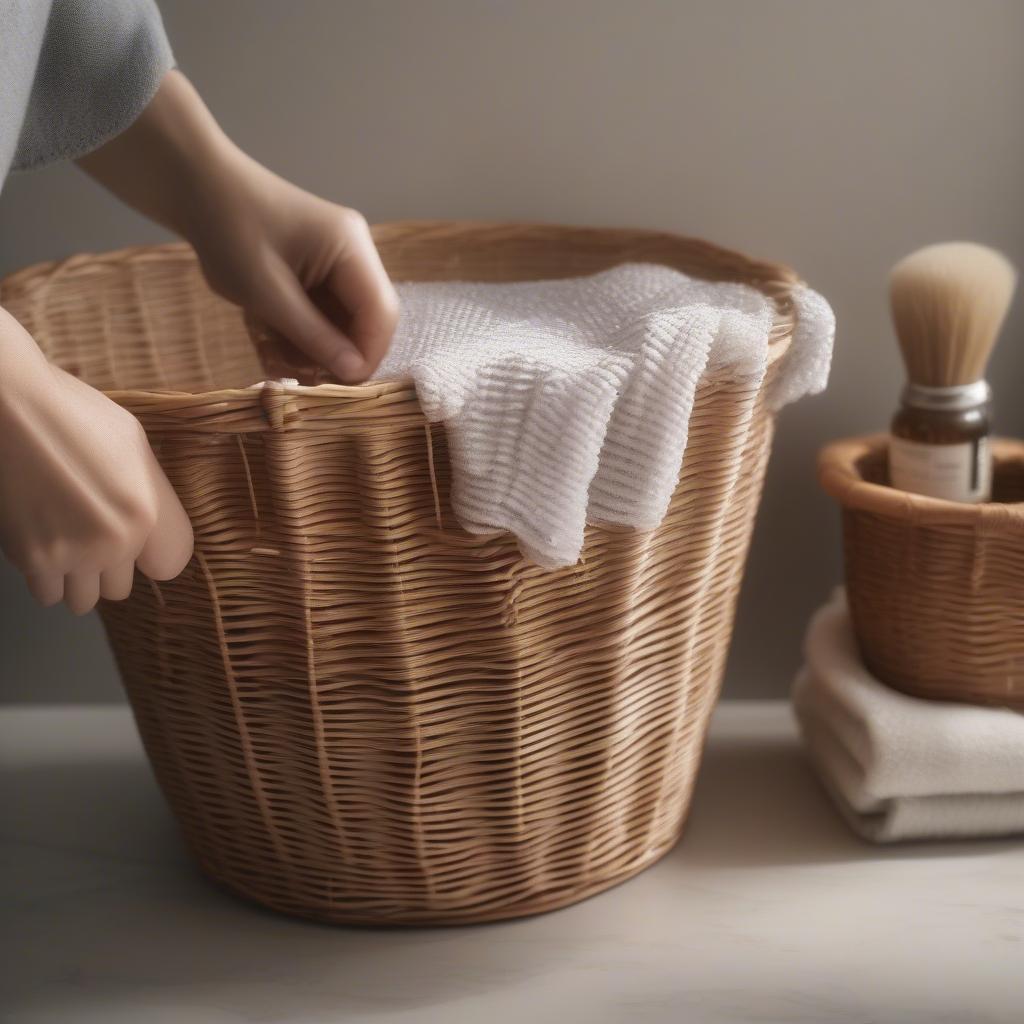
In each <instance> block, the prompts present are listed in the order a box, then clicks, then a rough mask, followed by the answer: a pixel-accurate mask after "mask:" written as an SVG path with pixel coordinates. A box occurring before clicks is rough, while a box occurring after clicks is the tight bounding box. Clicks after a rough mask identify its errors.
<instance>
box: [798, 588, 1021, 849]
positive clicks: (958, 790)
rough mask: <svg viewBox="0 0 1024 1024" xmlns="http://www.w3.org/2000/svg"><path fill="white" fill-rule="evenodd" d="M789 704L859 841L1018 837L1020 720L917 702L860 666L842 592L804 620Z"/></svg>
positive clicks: (1010, 714)
mask: <svg viewBox="0 0 1024 1024" xmlns="http://www.w3.org/2000/svg"><path fill="white" fill-rule="evenodd" d="M805 656H806V666H805V668H804V669H803V670H802V671H801V673H800V674H799V676H798V677H797V680H796V683H795V684H794V687H793V705H794V710H795V712H796V716H797V720H798V722H799V723H800V727H801V732H802V734H803V737H804V742H805V745H806V748H807V752H808V755H809V757H810V759H811V761H812V763H813V764H814V766H815V767H816V769H817V771H818V773H819V774H820V775H821V778H822V781H823V782H824V784H825V786H826V788H827V789H828V790H829V792H830V793H831V795H832V796H833V798H834V799H835V802H836V803H837V805H838V807H839V809H840V811H841V812H842V813H843V815H844V817H846V819H847V821H849V823H850V824H851V825H852V826H853V828H854V829H855V830H856V831H857V832H858V833H860V834H861V835H862V836H864V837H865V838H867V839H871V840H874V841H877V842H889V841H893V840H901V839H924V838H943V837H945V838H952V837H966V836H996V835H1011V834H1014V833H1019V832H1024V716H1022V715H1020V714H1018V713H1017V712H1015V711H1011V710H1009V709H1003V708H983V707H973V706H971V705H967V704H951V703H944V702H938V701H928V700H921V699H918V698H916V697H909V696H907V695H906V694H902V693H899V692H898V691H896V690H892V689H890V688H889V687H887V686H885V685H883V684H882V683H880V682H879V681H878V680H877V679H875V678H874V677H873V676H872V675H871V674H870V673H869V672H868V671H867V669H866V668H865V667H864V663H863V661H862V659H861V657H860V653H859V651H858V649H857V642H856V638H855V636H854V633H853V628H852V625H851V623H850V617H849V612H848V610H847V607H846V601H845V597H844V595H843V592H842V591H841V590H839V591H837V592H836V594H835V595H834V596H833V598H832V600H831V601H830V602H829V603H828V604H827V605H826V606H825V607H824V608H822V609H821V610H820V611H819V612H818V613H817V614H816V615H815V616H814V617H813V619H812V620H811V623H810V626H809V627H808V631H807V638H806V642H805Z"/></svg>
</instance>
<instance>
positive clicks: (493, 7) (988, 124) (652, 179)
mask: <svg viewBox="0 0 1024 1024" xmlns="http://www.w3.org/2000/svg"><path fill="white" fill-rule="evenodd" d="M162 7H163V11H164V18H165V21H166V24H167V28H168V31H169V33H170V36H171V39H172V42H173V44H174V47H175V51H176V54H177V57H178V61H179V64H180V66H181V67H182V69H183V70H184V71H185V72H186V73H187V74H188V75H189V76H190V77H191V78H192V79H193V81H194V82H195V83H196V85H197V86H198V87H199V89H200V91H201V92H202V93H203V95H204V96H205V98H206V101H207V103H208V104H209V105H210V107H211V108H212V109H213V111H214V113H215V114H216V115H217V116H218V117H219V118H220V120H221V122H222V123H223V124H224V125H225V127H226V128H227V130H228V132H229V133H230V134H232V135H233V136H234V138H235V139H237V140H238V142H240V143H241V145H242V146H243V147H244V148H246V149H247V150H248V151H249V152H251V153H252V154H254V155H255V156H256V157H257V158H258V159H260V160H262V161H263V162H265V163H267V164H268V165H270V166H271V167H273V168H274V169H276V170H277V171H279V172H280V173H282V174H284V175H286V176H288V177H290V178H292V179H293V180H295V181H297V182H299V183H300V184H302V185H304V186H305V187H307V188H309V189H312V190H314V191H317V192H319V193H321V194H324V195H326V196H329V197H332V198H334V199H336V200H339V201H341V202H344V203H346V204H348V205H352V206H356V207H357V208H359V209H361V210H362V211H363V212H364V213H365V214H366V215H367V217H369V218H370V220H388V219H396V218H403V217H452V218H454V217H470V218H473V217H475V218H494V219H530V220H549V221H562V222H570V223H581V224H598V225H630V226H645V227H655V228H664V229H669V230H674V231H679V232H684V233H688V234H694V235H702V236H705V237H707V238H710V239H712V240H714V241H717V242H719V243H722V244H724V245H728V246H732V247H735V248H740V249H743V250H745V251H747V252H750V253H751V254H754V255H759V256H764V257H769V258H773V259H779V260H783V261H787V262H789V263H791V264H792V265H793V266H795V267H796V268H797V269H798V270H800V271H801V272H802V273H803V275H804V276H805V277H806V278H807V279H808V280H809V281H810V282H811V283H812V284H813V285H814V286H815V287H817V288H818V289H820V290H821V291H822V292H824V294H825V295H826V296H828V297H829V299H830V300H831V301H832V303H833V305H834V307H835V310H836V313H837V315H838V320H839V337H838V347H837V351H836V357H835V363H834V370H833V377H832V385H831V388H830V390H829V392H828V393H827V394H826V395H825V396H823V397H820V398H817V399H813V400H808V401H805V402H803V403H801V404H800V405H799V406H796V407H792V408H790V409H788V410H787V411H786V412H785V413H784V415H783V417H782V421H781V424H780V429H779V432H778V436H777V441H776V445H775V452H774V456H773V459H772V463H771V467H770V470H769V477H768V482H767V489H766V493H765V498H764V503H763V506H762V509H761V514H760V518H759V521H758V525H757V531H756V534H755V538H754V544H753V550H752V553H751V558H750V563H749V568H748V574H747V580H746V584H745V587H744V591H743V597H742V600H741V605H740V611H739V620H738V627H737V632H736V639H735V644H734V648H733V654H732V658H731V661H730V665H729V672H728V682H727V691H726V692H727V694H728V695H731V696H734V697H741V696H764V697H777V696H782V695H783V694H784V693H785V691H786V688H787V686H788V684H789V680H790V678H791V676H792V673H793V671H794V669H795V668H796V666H797V663H798V661H799V644H800V637H801V632H802V629H803V626H804V624H805V622H806V619H807V616H808V614H809V613H810V612H811V611H812V609H813V608H814V607H815V605H816V604H817V603H818V602H820V601H821V600H822V598H823V597H824V595H825V594H826V593H827V591H828V590H829V588H830V587H831V586H832V585H833V584H834V583H835V582H836V581H837V580H838V579H839V578H840V571H841V570H840V562H839V547H838V544H839V535H838V522H837V515H836V512H835V510H834V509H833V508H832V507H831V506H830V504H829V502H828V501H827V500H826V499H825V498H824V497H823V496H822V495H820V494H819V493H818V491H817V489H816V485H815V481H814V457H815V452H816V451H817V449H818V447H819V446H820V445H821V444H822V443H823V442H824V441H826V440H828V439H830V438H833V437H837V436H841V435H846V434H851V433H855V432H863V431H870V430H875V429H879V428H882V427H884V425H885V424H886V422H887V420H888V417H889V416H890V415H891V412H892V409H893V406H894V402H895V400H896V396H897V393H898V389H899V385H900V374H901V370H900V365H899V360H898V355H897V350H896V346H895V343H894V340H893V338H892V335H891V330H890V327H889V324H888V318H887V310H886V306H885V275H886V272H887V269H888V267H889V266H890V265H891V264H892V263H893V262H894V261H895V260H896V259H897V258H898V257H900V256H901V255H903V254H904V253H905V252H907V251H909V250H910V249H912V248H914V247H916V246H918V245H920V244H923V243H926V242H931V241H938V240H946V239H954V238H971V239H977V240H980V241H985V242H988V243H990V244H993V245H995V246H997V247H1000V248H1002V249H1003V250H1005V251H1006V252H1007V253H1008V254H1009V255H1010V256H1011V258H1013V259H1014V260H1015V261H1016V262H1017V263H1018V264H1022V263H1024V119H1022V117H1021V100H1022V98H1024V3H1021V2H1019V0H1007V2H996V0H971V2H967V0H963V2H950V0H884V2H879V0H859V2H857V3H849V2H848V0H843V2H840V0H776V2H758V0H695V2H671V0H664V2H662V0H629V2H626V0H508V2H498V0H379V2H371V0H349V2H327V0H323V2H321V0H293V2H290V3H283V2H275V0H259V2H257V0H218V2H216V3H211V2H209V0H163V4H162ZM165 237H166V236H165V233H164V232H163V231H161V230H160V229H158V228H155V227H154V226H152V225H150V224H148V223H146V222H145V221H144V220H142V219H141V218H139V217H138V216H136V215H135V214H133V213H132V212H130V211H129V210H126V209H124V208H123V207H121V206H119V205H118V204H117V203H116V201H114V200H113V199H111V198H110V197H109V196H107V195H106V194H104V193H103V192H101V191H100V190H99V189H98V188H96V187H95V186H94V185H92V184H91V183H90V182H88V181H87V180H86V179H85V177H84V176H82V175H81V174H79V173H78V172H76V171H75V170H74V168H72V167H68V166H58V167H53V168H50V169H47V170H43V171H40V172H36V173H34V174H32V175H28V176H16V177H14V178H12V179H11V180H10V181H9V182H8V184H7V186H6V187H5V189H4V191H3V193H2V195H0V272H6V271H8V270H12V269H14V268H15V267H18V266H21V265H24V264H26V263H30V262H33V261H36V260H41V259H50V258H55V257H60V256H63V255H66V254H68V253H72V252H75V251H80V250H102V249H107V248H113V247H116V246H120V245H126V244H131V243H137V242H146V241H158V240H161V239H163V238H165ZM1021 307H1022V303H1021V302H1018V304H1017V306H1016V308H1015V310H1014V313H1013V315H1012V318H1011V322H1010V324H1009V326H1008V329H1007V332H1006V335H1005V336H1004V339H1003V341H1002V344H1001V347H1000V349H999V351H998V354H997V356H996V359H995V363H994V366H993V368H992V373H991V379H992V381H993V383H994V386H995V390H996V397H997V401H998V409H997V416H998V426H999V428H1000V429H1001V431H1002V432H1003V433H1007V434H1016V435H1022V434H1024V402H1022V401H1021V397H1022V394H1021V385H1022V383H1024V345H1022V340H1024V339H1022V325H1024V316H1022V309H1021ZM117 699H120V689H119V684H118V682H117V678H116V673H115V670H114V667H113V663H112V661H111V659H110V656H109V653H108V651H107V649H106V644H105V641H104V639H103V635H102V631H101V628H100V625H99V622H98V620H97V619H96V617H95V616H89V617H87V618H85V619H82V620H75V619H74V618H73V617H72V616H70V615H69V614H67V613H66V612H65V611H64V610H63V609H54V610H51V611H47V612H44V611H41V610H39V609H37V608H35V607H34V606H33V605H32V603H31V601H30V600H29V598H28V597H27V595H26V594H25V593H24V591H23V590H22V588H21V585H20V580H19V578H18V577H17V576H16V575H15V574H14V573H13V572H12V571H11V570H10V568H9V567H7V566H6V565H3V566H0V700H8V701H23V700H32V701H59V700H64V701H68V700H71V701H103V700H117Z"/></svg>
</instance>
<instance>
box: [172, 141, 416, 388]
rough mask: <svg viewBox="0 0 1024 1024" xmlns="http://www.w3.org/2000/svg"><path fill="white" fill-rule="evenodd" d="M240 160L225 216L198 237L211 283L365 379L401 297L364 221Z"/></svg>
mask: <svg viewBox="0 0 1024 1024" xmlns="http://www.w3.org/2000/svg"><path fill="white" fill-rule="evenodd" d="M237 164H238V166H236V167H235V168H234V170H233V171H232V172H231V173H230V177H231V184H230V186H229V187H227V188H225V190H224V199H223V201H222V202H221V203H220V204H218V208H217V211H216V213H215V214H214V215H212V216H209V217H205V218H203V220H202V223H201V225H198V226H197V228H196V230H194V231H192V232H191V233H190V235H189V241H190V242H191V243H192V245H193V247H194V248H195V250H196V252H197V254H198V256H199V260H200V263H201V264H202V267H203V272H204V274H205V275H206V278H207V280H208V282H209V283H210V286H211V287H212V288H213V290H214V291H216V292H217V293H218V294H220V295H222V296H224V298H226V299H229V300H230V301H231V302H234V303H237V304H238V305H239V306H242V307H243V308H244V309H246V310H248V311H249V312H251V313H252V314H254V315H255V316H256V317H257V318H258V319H259V320H261V321H263V322H264V323H266V324H268V325H269V326H270V327H271V328H273V329H274V330H276V331H277V332H278V333H279V334H281V335H283V337H284V338H286V339H287V340H288V341H289V342H291V343H292V344H293V345H294V346H295V347H296V348H298V349H300V350H301V351H302V352H303V353H305V355H306V356H308V357H309V359H310V360H312V362H313V363H315V364H316V365H317V366H322V367H324V368H325V369H327V370H329V371H330V372H331V373H332V374H334V376H336V377H337V378H338V379H339V380H340V381H342V382H343V383H346V384H355V383H358V382H360V381H363V380H366V378H367V377H369V376H370V374H372V373H373V371H374V370H375V369H376V368H377V366H378V364H379V363H380V361H381V360H382V359H383V358H384V355H385V353H386V352H387V349H388V345H389V343H390V341H391V336H392V334H393V333H394V329H395V324H396V322H397V319H398V301H397V297H396V295H395V291H394V288H393V287H392V285H391V282H390V281H389V280H388V276H387V273H386V272H385V270H384V267H383V265H382V264H381V261H380V257H379V256H378V255H377V249H376V247H375V246H374V244H373V239H372V238H371V236H370V229H369V227H368V226H367V223H366V221H365V219H364V218H363V217H362V215H361V214H359V213H357V212H356V211H355V210H351V209H348V208H346V207H343V206H336V205H335V204H334V203H330V202H327V201H326V200H323V199H319V198H318V197H316V196H314V195H311V194H310V193H308V192H304V191H303V190H302V189H300V188H297V187H296V186H294V185H291V184H289V183H288V182H286V181H284V180H283V179H281V178H279V177H277V175H275V174H272V173H271V172H269V171H268V170H266V168H264V167H261V166H259V165H258V164H256V163H255V162H253V161H251V160H248V158H243V159H240V160H238V161H237ZM219 173H224V172H223V171H221V172H219Z"/></svg>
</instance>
